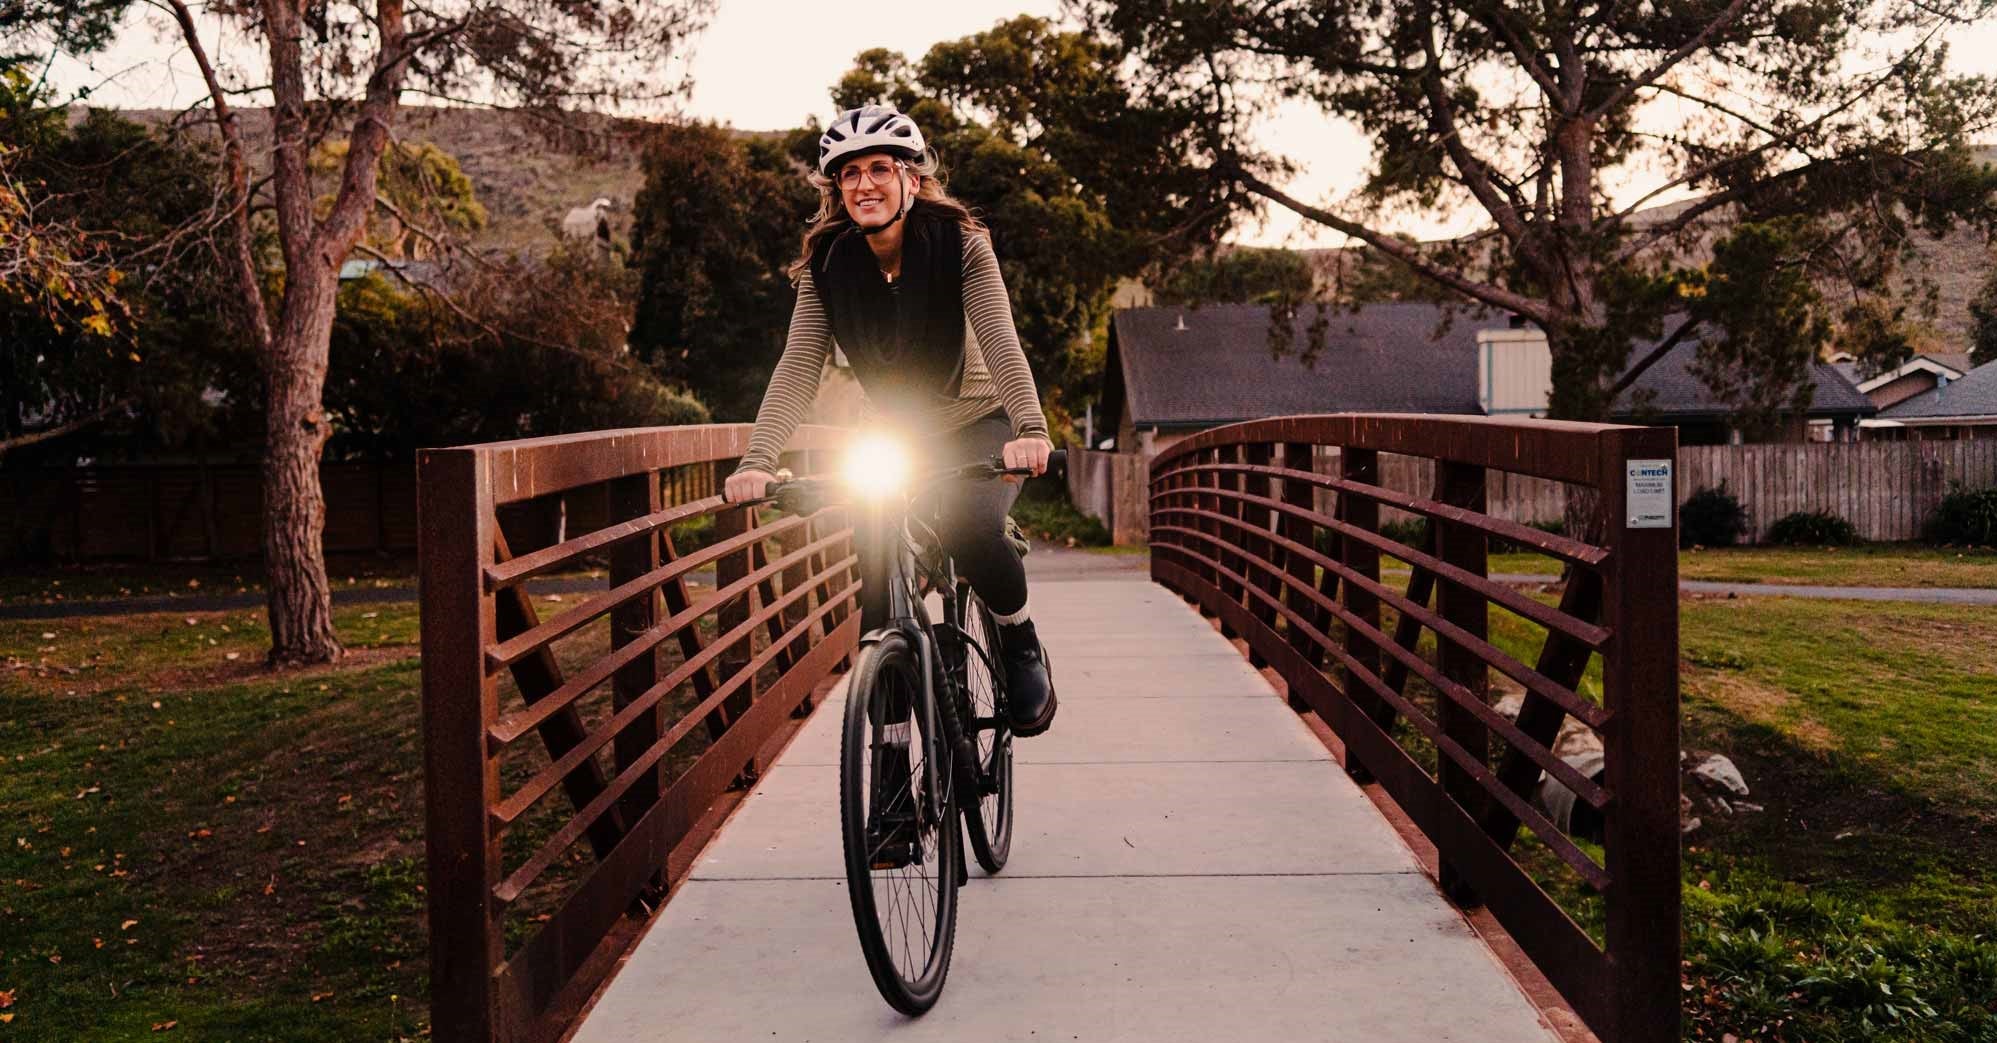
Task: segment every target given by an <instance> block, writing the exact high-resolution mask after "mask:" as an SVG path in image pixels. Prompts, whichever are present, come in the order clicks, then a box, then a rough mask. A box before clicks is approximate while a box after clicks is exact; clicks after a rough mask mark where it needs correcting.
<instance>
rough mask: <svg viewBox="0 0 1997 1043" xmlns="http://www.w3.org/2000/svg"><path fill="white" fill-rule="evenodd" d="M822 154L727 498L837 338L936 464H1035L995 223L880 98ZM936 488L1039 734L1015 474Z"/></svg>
mask: <svg viewBox="0 0 1997 1043" xmlns="http://www.w3.org/2000/svg"><path fill="white" fill-rule="evenodd" d="M818 157H819V158H818V169H817V170H816V171H815V172H814V173H813V174H812V175H811V182H812V184H813V185H814V186H815V187H817V189H818V194H819V206H818V213H817V215H816V217H815V219H814V220H813V221H812V224H811V227H810V230H809V231H807V232H806V233H805V236H804V249H803V253H802V255H801V256H800V257H799V258H798V259H797V260H796V261H795V262H793V263H792V265H791V267H790V275H791V277H792V279H793V280H795V282H796V284H797V307H796V309H795V310H794V311H793V312H792V313H791V320H790V334H789V337H788V338H787V340H786V341H785V343H784V353H783V357H782V358H781V359H780V360H779V361H778V362H777V368H776V372H775V373H774V374H773V375H772V376H771V378H770V386H769V389H768V390H767V391H766V392H765V393H764V395H763V403H762V406H761V408H759V409H758V410H757V411H756V426H755V429H754V431H753V433H752V434H751V435H750V438H749V452H748V453H747V454H746V455H745V456H743V457H742V463H741V465H740V466H739V467H738V468H737V469H736V471H735V473H734V474H733V475H731V476H729V478H728V481H727V484H726V488H725V495H726V496H727V498H728V499H729V500H730V501H742V500H748V499H755V498H758V497H761V496H763V495H764V494H765V489H766V487H767V486H768V485H769V483H770V482H772V481H773V480H774V475H773V472H774V471H775V470H776V467H777V455H778V454H779V453H780V452H782V450H783V447H784V444H785V443H786V442H788V441H789V440H790V436H791V435H792V433H793V432H795V431H796V430H797V427H798V425H799V424H800V423H802V422H803V420H804V417H805V414H806V413H807V412H809V411H810V409H811V405H812V401H813V399H814V398H815V396H816V395H817V392H818V383H819V378H820V375H821V374H822V373H823V371H824V368H825V363H826V359H827V357H828V356H829V354H830V351H831V346H832V342H833V341H834V340H835V339H836V340H837V341H838V344H839V346H840V348H841V349H842V350H843V351H844V352H845V354H846V358H847V360H848V361H849V362H850V363H851V364H852V367H853V374H854V376H856V377H857V378H858V379H859V382H860V386H861V389H862V390H863V391H864V392H865V394H866V401H867V407H868V414H869V423H886V424H891V425H892V426H893V427H894V428H895V429H896V430H897V431H899V432H900V433H901V434H902V435H904V436H905V437H909V438H911V439H913V440H917V441H919V442H920V444H921V446H922V448H923V451H924V454H925V456H926V459H927V462H928V463H930V464H931V465H933V466H937V467H942V466H948V465H951V464H958V463H968V462H972V461H978V460H986V459H990V458H992V457H994V456H1002V457H1003V458H1004V461H1005V465H1006V466H1007V467H1009V468H1018V467H1024V468H1030V469H1031V470H1032V471H1033V473H1034V474H1039V473H1041V472H1043V471H1044V470H1045V469H1046V467H1047V458H1048V454H1049V453H1051V452H1052V451H1053V448H1054V446H1053V443H1052V442H1051V441H1050V440H1049V439H1048V436H1047V420H1046V418H1045V417H1044V416H1043V415H1042V414H1041V412H1040V394H1039V391H1038V389H1036V388H1035V386H1034V382H1033V372H1032V370H1031V369H1030V368H1029V367H1028V366H1027V362H1026V354H1025V353H1024V352H1023V351H1022V350H1021V349H1020V346H1019V334H1018V332H1017V331H1016V330H1014V328H1013V323H1012V306H1011V303H1010V302H1009V301H1008V299H1007V297H1006V290H1005V282H1004V280H1003V279H1002V278H1001V277H1000V275H999V267H998V259H997V258H996V257H995V256H994V255H993V254H992V246H991V239H990V235H989V233H988V231H987V230H986V228H985V226H984V224H983V223H982V222H980V221H978V219H977V218H975V217H973V216H971V213H970V211H969V210H968V209H966V208H965V207H964V205H963V204H962V203H959V202H958V201H957V200H955V199H952V198H951V197H950V196H949V195H947V194H945V193H944V191H943V185H942V183H941V182H940V181H939V180H937V167H938V163H937V160H936V157H935V155H934V154H933V153H931V152H930V151H929V150H928V148H927V146H926V145H925V144H924V143H923V138H922V132H921V131H920V130H918V129H917V128H916V126H915V123H914V121H912V120H910V119H909V118H908V117H907V116H905V115H903V114H902V113H900V112H898V111H896V110H895V109H893V108H891V107H888V106H881V105H868V106H863V107H861V108H857V109H850V110H848V111H846V112H842V113H840V114H839V116H838V117H837V118H836V119H834V120H833V121H832V125H831V126H830V127H828V128H827V129H826V131H825V133H824V135H823V136H821V137H820V138H819V139H818ZM942 493H943V496H942V502H941V512H940V520H941V523H942V524H941V525H940V526H939V527H938V534H939V535H940V536H941V538H942V540H943V543H944V549H945V550H947V551H948V552H949V554H950V556H951V557H952V558H954V559H955V561H956V565H957V570H958V572H960V573H961V574H962V575H963V576H964V578H966V579H968V580H969V581H970V583H971V588H972V589H973V590H974V591H976V592H977V595H978V597H979V598H980V599H981V600H983V601H984V603H985V606H986V607H987V608H988V609H990V610H991V612H992V615H993V617H994V618H995V619H996V620H997V622H998V624H999V638H1000V640H999V643H1000V645H1001V647H1002V650H1003V651H1002V660H1003V663H1004V668H1005V674H1006V692H1007V716H1008V718H1009V723H1010V724H1011V726H1012V731H1013V734H1015V735H1019V736H1031V735H1038V734H1040V733H1041V732H1044V731H1046V730H1047V727H1048V725H1049V724H1051V723H1052V722H1053V719H1054V711H1055V707H1056V700H1055V696H1054V689H1053V684H1052V681H1051V679H1050V677H1049V674H1048V671H1047V657H1046V651H1045V649H1044V648H1043V647H1042V646H1041V643H1040V639H1039V638H1038V636H1036V635H1035V633H1034V630H1033V621H1032V619H1031V618H1030V617H1029V615H1028V612H1027V598H1026V569H1025V567H1024V566H1023V565H1022V563H1021V562H1020V560H1019V554H1018V553H1017V552H1016V551H1015V550H1014V549H1013V547H1012V544H1011V543H1010V542H1009V541H1008V540H1007V539H1006V537H1005V517H1006V512H1007V511H1008V510H1010V509H1011V507H1012V502H1013V500H1014V499H1015V498H1017V497H1018V495H1019V486H1018V485H1017V484H1014V483H1012V482H974V481H962V482H953V483H949V484H948V485H947V486H946V487H945V488H944V489H943V490H942ZM886 564H887V563H886V562H883V561H878V560H863V561H862V562H861V564H860V572H861V577H862V589H863V590H870V591H879V590H881V589H882V588H883V586H884V583H883V577H884V572H883V571H882V570H883V569H884V568H885V567H886ZM871 608H872V614H878V613H879V611H880V610H879V608H878V605H877V604H876V605H874V606H871ZM869 614H870V613H868V612H863V616H865V615H869ZM881 622H882V620H880V619H877V618H867V619H863V622H862V625H863V626H866V627H868V628H871V627H874V626H877V625H879V624H880V623H881Z"/></svg>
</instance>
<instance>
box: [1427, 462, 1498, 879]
mask: <svg viewBox="0 0 1997 1043" xmlns="http://www.w3.org/2000/svg"><path fill="white" fill-rule="evenodd" d="M1435 466H1436V471H1435V498H1436V499H1437V500H1438V501H1440V502H1442V503H1445V504H1448V505H1450V506H1452V507H1461V508H1463V509H1465V510H1468V511H1474V512H1476V513H1477V514H1483V513H1484V469H1483V468H1482V467H1477V466H1474V465H1471V464H1461V463H1454V462H1451V461H1448V460H1441V461H1438V462H1437V463H1436V465H1435ZM1429 528H1430V530H1431V531H1432V532H1434V533H1435V537H1436V539H1435V547H1436V557H1438V558H1440V559H1441V560H1442V561H1443V562H1444V563H1446V564H1449V565H1454V566H1456V567H1457V568H1460V569H1462V570H1463V571H1465V572H1468V573H1470V574H1472V575H1475V576H1483V575H1486V574H1487V572H1488V571H1489V570H1488V569H1487V567H1486V563H1487V560H1488V559H1487V557H1486V555H1487V553H1488V549H1489V548H1488V544H1487V543H1486V541H1485V537H1484V534H1483V533H1482V532H1480V531H1478V530H1476V529H1474V528H1471V527H1470V526H1467V525H1459V524H1456V523H1454V522H1448V521H1444V520H1442V519H1440V518H1432V519H1430V520H1429ZM1436 609H1437V611H1438V613H1439V614H1440V615H1441V616H1442V618H1443V619H1445V620H1447V621H1449V622H1450V623H1453V624H1455V625H1456V626H1458V627H1460V628H1462V629H1463V630H1464V631H1465V632H1466V633H1468V634H1469V635H1470V636H1471V637H1475V638H1479V639H1482V638H1483V637H1485V635H1486V634H1487V632H1488V629H1489V615H1488V609H1489V602H1487V601H1486V600H1485V598H1484V596H1483V595H1482V594H1479V593H1477V592H1476V591H1474V590H1467V589H1465V588H1464V587H1462V586H1461V585H1459V584H1456V583H1450V582H1443V583H1442V584H1441V585H1440V586H1439V587H1438V588H1437V590H1436ZM1436 650H1437V652H1438V658H1439V659H1440V665H1441V667H1442V673H1443V676H1444V677H1446V678H1448V679H1449V680H1451V681H1454V682H1456V683H1457V684H1460V685H1462V686H1463V687H1464V688H1466V689H1468V691H1469V695H1470V698H1472V699H1476V700H1478V701H1480V702H1487V701H1488V699H1489V690H1490V668H1489V667H1488V666H1486V665H1485V663H1484V660H1483V659H1482V658H1480V657H1479V656H1478V655H1477V654H1476V653H1475V652H1472V651H1471V650H1470V649H1468V648H1465V647H1463V646H1462V645H1461V644H1459V643H1457V642H1456V641H1453V640H1451V639H1449V638H1447V637H1443V636H1441V635H1437V637H1436ZM1436 723H1437V724H1438V725H1440V726H1441V728H1442V731H1443V734H1444V735H1447V736H1448V737H1450V738H1451V739H1454V740H1455V741H1456V743H1457V745H1459V746H1461V747H1463V749H1464V750H1465V751H1467V752H1468V753H1469V754H1470V756H1471V757H1473V758H1475V759H1477V760H1478V761H1480V762H1481V761H1488V760H1489V757H1490V753H1489V745H1490V735H1489V732H1488V730H1487V729H1486V728H1485V727H1484V722H1483V721H1481V720H1479V719H1478V718H1477V716H1476V715H1475V714H1473V713H1472V712H1471V711H1470V710H1469V709H1467V708H1465V707H1463V706H1461V705H1459V704H1458V703H1457V701H1456V700H1455V699H1452V698H1450V697H1449V695H1448V694H1447V693H1437V695H1436ZM1436 781H1438V782H1440V783H1441V784H1442V789H1443V792H1445V793H1447V794H1449V797H1450V799H1452V800H1454V801H1455V802H1456V803H1457V805H1458V806H1459V807H1461V808H1463V809H1464V810H1465V811H1468V812H1469V813H1470V815H1471V817H1472V818H1477V819H1481V818H1483V817H1484V805H1485V803H1486V797H1485V796H1484V790H1483V787H1482V786H1481V785H1479V783H1478V782H1477V780H1476V779H1474V778H1472V777H1471V776H1470V775H1469V773H1467V772H1465V771H1464V770H1463V768H1462V767H1461V766H1459V765H1458V764H1457V763H1456V762H1455V761H1453V760H1451V759H1450V758H1448V757H1438V758H1436ZM1439 875H1440V879H1439V881H1438V883H1440V884H1441V885H1442V890H1443V892H1444V893H1445V894H1447V895H1449V897H1450V900H1451V901H1453V902H1455V903H1457V904H1458V905H1465V906H1468V905H1475V904H1477V896H1476V893H1475V891H1473V890H1472V889H1471V888H1470V886H1469V884H1468V883H1467V882H1465V880H1464V878H1463V875H1462V873H1460V872H1459V871H1458V870H1457V867H1456V866H1455V865H1453V864H1452V863H1451V862H1449V861H1448V860H1447V859H1445V860H1443V861H1442V865H1441V873H1440V874H1439Z"/></svg>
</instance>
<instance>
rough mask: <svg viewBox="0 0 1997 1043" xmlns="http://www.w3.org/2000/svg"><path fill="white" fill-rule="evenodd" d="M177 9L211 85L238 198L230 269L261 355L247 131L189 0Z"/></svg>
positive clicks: (177, 0) (176, 0) (264, 347)
mask: <svg viewBox="0 0 1997 1043" xmlns="http://www.w3.org/2000/svg"><path fill="white" fill-rule="evenodd" d="M169 2H170V3H171V4H172V5H173V17H174V20H175V21H177V22H179V23H180V34H181V36H182V37H183V38H184V39H185V40H186V41H187V50H188V53H190V54H192V55H193V56H194V62H195V64H196V65H197V66H199V67H200V69H201V79H202V82H204V83H206V84H207V85H208V97H209V99H210V100H211V101H212V102H213V105H214V109H215V128H216V129H217V130H218V131H220V132H221V135H222V158H223V166H224V169H225V172H226V173H227V176H228V179H229V191H230V193H231V194H232V195H233V196H234V197H235V198H234V199H233V200H231V206H230V211H231V214H232V217H233V220H232V221H231V223H230V224H231V228H230V231H231V235H230V239H231V240H232V243H231V247H232V249H231V250H230V251H229V266H230V268H231V269H232V270H233V271H232V274H234V275H235V277H236V297H237V301H236V303H237V307H238V308H239V309H240V310H241V311H242V313H243V322H244V324H245V325H246V326H248V328H249V332H250V337H251V339H252V340H253V341H254V342H255V346H256V348H257V352H258V354H259V355H261V354H263V353H264V352H265V351H268V350H269V348H270V342H271V334H270V316H269V315H268V314H267V313H265V311H264V305H263V285H262V283H261V282H260V281H259V280H258V279H257V262H256V250H255V246H254V244H253V243H252V240H251V236H250V168H249V160H248V159H247V158H246V157H245V156H244V154H243V153H244V149H243V128H242V125H241V124H240V123H239V122H237V120H236V112H235V110H234V109H233V108H231V107H230V106H229V92H228V91H226V90H224V89H223V87H222V81H221V80H220V78H218V77H217V76H216V75H215V66H214V64H213V63H211V62H210V61H209V60H208V51H207V49H206V48H205V47H203V46H202V44H201V34H200V32H198V31H197V30H196V28H195V25H194V13H193V12H192V11H189V10H188V9H187V4H186V2H185V0H169Z"/></svg>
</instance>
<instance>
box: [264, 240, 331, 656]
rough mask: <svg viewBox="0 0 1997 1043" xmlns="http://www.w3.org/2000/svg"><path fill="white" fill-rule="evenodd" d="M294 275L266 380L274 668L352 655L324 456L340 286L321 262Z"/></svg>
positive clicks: (267, 551)
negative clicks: (335, 574)
mask: <svg viewBox="0 0 1997 1043" xmlns="http://www.w3.org/2000/svg"><path fill="white" fill-rule="evenodd" d="M287 274H288V276H289V282H288V283H287V284H286V287H285V293H284V308H283V311H282V314H281V319H280V322H279V326H278V329H277V331H276V335H275V336H274V337H273V338H272V342H271V351H270V356H269V358H268V360H267V365H266V367H265V371H264V401H265V408H266V410H267V419H266V426H265V429H264V435H265V437H264V465H263V480H264V481H263V489H264V495H263V551H264V570H265V573H266V575H265V586H266V589H267V590H268V594H267V595H266V597H267V601H268V604H269V609H270V638H271V647H270V659H269V662H270V665H272V666H290V665H296V664H301V663H326V662H331V661H333V660H336V659H338V658H340V656H341V655H342V654H343V653H344V651H345V650H344V649H343V648H342V647H341V646H340V638H339V635H338V634H336V633H335V632H334V630H333V601H332V591H331V589H330V584H329V583H328V582H327V579H326V555H325V549H324V545H323V543H322V540H321V538H322V536H323V535H324V533H325V529H326V498H325V495H324V493H323V491H322V490H321V489H320V486H319V458H320V453H321V451H322V450H324V449H325V446H326V438H327V436H328V435H330V434H331V428H330V427H329V425H328V424H327V422H326V417H325V413H324V411H323V410H322V409H321V406H320V403H321V397H320V393H321V391H322V390H323V388H324V386H325V383H326V363H327V356H328V354H329V348H330V342H331V334H332V327H333V304H334V293H335V291H336V290H337V289H338V285H339V284H338V279H337V273H336V272H334V270H333V269H332V268H331V267H330V266H329V265H327V264H323V263H320V259H319V258H314V259H313V261H312V263H309V264H304V265H298V266H295V267H293V268H292V269H291V271H290V272H288V273H287Z"/></svg>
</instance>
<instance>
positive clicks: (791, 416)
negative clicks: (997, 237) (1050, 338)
mask: <svg viewBox="0 0 1997 1043" xmlns="http://www.w3.org/2000/svg"><path fill="white" fill-rule="evenodd" d="M964 327H965V328H964V378H963V380H962V381H961V382H960V384H959V386H958V389H957V397H956V399H955V400H953V401H951V402H950V403H949V404H948V405H945V406H942V407H940V408H937V409H934V410H930V411H927V412H925V413H923V414H922V415H920V416H915V417H907V418H903V419H905V420H906V421H907V422H909V423H910V424H912V425H913V426H914V427H915V428H916V430H917V433H927V434H940V433H943V432H947V431H954V430H956V429H958V428H960V427H963V426H965V425H966V424H969V423H971V422H973V421H975V420H978V419H979V418H981V417H984V416H986V415H988V414H990V413H991V412H992V411H993V410H996V409H998V408H1000V407H1001V406H1003V407H1004V409H1005V412H1006V416H1007V417H1009V418H1010V419H1011V420H1012V432H1013V437H1015V438H1025V437H1029V436H1038V437H1040V438H1046V437H1047V418H1046V416H1044V415H1043V414H1042V413H1041V412H1040V394H1039V391H1038V390H1037V389H1036V388H1035V387H1034V384H1033V370H1032V369H1031V368H1029V367H1028V366H1027V363H1026V352H1025V351H1023V350H1021V348H1020V346H1019V332H1018V331H1017V330H1015V329H1014V328H1013V325H1012V302H1011V301H1010V300H1009V299H1008V298H1007V297H1006V292H1005V279H1004V278H1003V277H1002V276H1001V275H1000V274H999V266H998V257H997V256H996V255H994V254H993V253H992V244H991V241H990V240H989V239H987V238H986V237H984V236H982V235H970V234H967V235H965V236H964ZM831 352H832V326H831V324H830V322H828V321H827V319H826V317H825V305H824V302H822V301H821V300H819V297H818V290H817V288H816V287H814V286H813V285H812V281H811V273H810V272H809V271H807V272H805V273H804V274H803V275H802V276H801V277H800V278H799V279H798V284H797V308H796V309H795V310H794V311H792V312H791V317H790V335H789V337H788V338H787V339H786V340H785V341H784V353H783V357H782V358H780V359H778V360H777V369H776V372H775V373H774V374H772V375H771V377H770V387H769V390H767V391H765V392H764V393H763V404H762V406H761V408H759V409H757V410H756V427H755V430H754V432H752V433H751V434H750V436H749V452H748V454H747V455H745V456H743V457H742V463H741V466H739V467H738V468H736V470H738V471H748V470H757V471H775V470H776V469H777V454H779V453H781V452H783V447H784V444H785V443H787V442H789V441H790V436H791V435H792V434H794V433H795V432H796V431H797V428H798V425H799V424H802V423H803V422H804V418H805V416H806V415H807V414H809V413H810V412H811V404H812V401H813V399H815V398H816V397H817V395H818V382H819V378H820V377H821V375H822V374H823V373H824V372H825V362H826V359H827V358H828V357H829V356H830V355H831ZM862 390H863V391H864V389H862Z"/></svg>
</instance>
